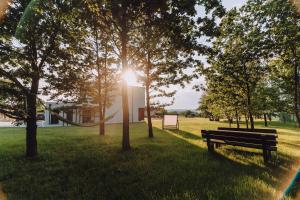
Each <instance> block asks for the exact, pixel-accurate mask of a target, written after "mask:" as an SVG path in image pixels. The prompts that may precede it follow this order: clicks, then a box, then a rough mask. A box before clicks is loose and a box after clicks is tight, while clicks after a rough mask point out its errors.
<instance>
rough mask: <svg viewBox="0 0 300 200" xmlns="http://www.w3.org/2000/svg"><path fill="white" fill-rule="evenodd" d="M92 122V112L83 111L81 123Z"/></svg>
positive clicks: (88, 110)
mask: <svg viewBox="0 0 300 200" xmlns="http://www.w3.org/2000/svg"><path fill="white" fill-rule="evenodd" d="M90 122H92V111H91V110H90V109H85V110H83V111H82V123H90Z"/></svg>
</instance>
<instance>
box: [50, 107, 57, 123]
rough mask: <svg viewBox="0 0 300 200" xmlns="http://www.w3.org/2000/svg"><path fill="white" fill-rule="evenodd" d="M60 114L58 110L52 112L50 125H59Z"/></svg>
mask: <svg viewBox="0 0 300 200" xmlns="http://www.w3.org/2000/svg"><path fill="white" fill-rule="evenodd" d="M58 114H59V111H58V110H53V111H52V114H51V121H50V124H58V123H59V119H58V117H57V115H58Z"/></svg>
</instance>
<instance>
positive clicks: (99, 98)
mask: <svg viewBox="0 0 300 200" xmlns="http://www.w3.org/2000/svg"><path fill="white" fill-rule="evenodd" d="M94 34H95V35H94V36H95V46H96V65H97V79H98V80H97V81H98V88H97V93H98V94H97V95H98V106H99V108H98V111H99V135H102V136H103V135H105V132H104V131H105V130H104V123H103V120H104V117H103V112H102V110H103V109H102V101H103V99H102V81H101V75H102V74H101V66H100V62H99V43H98V30H97V26H96V25H95V27H94Z"/></svg>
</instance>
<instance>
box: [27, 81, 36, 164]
mask: <svg viewBox="0 0 300 200" xmlns="http://www.w3.org/2000/svg"><path fill="white" fill-rule="evenodd" d="M38 87H39V79H38V78H33V79H32V86H31V91H30V94H28V95H27V98H26V101H27V114H28V116H27V118H26V157H29V158H33V157H35V156H37V154H38V150H37V138H36V136H37V125H36V99H37V91H38Z"/></svg>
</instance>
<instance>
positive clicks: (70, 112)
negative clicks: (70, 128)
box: [67, 110, 73, 122]
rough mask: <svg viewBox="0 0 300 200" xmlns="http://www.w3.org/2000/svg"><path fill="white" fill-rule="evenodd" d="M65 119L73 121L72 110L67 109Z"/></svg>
mask: <svg viewBox="0 0 300 200" xmlns="http://www.w3.org/2000/svg"><path fill="white" fill-rule="evenodd" d="M67 120H68V121H70V122H73V110H68V111H67Z"/></svg>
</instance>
